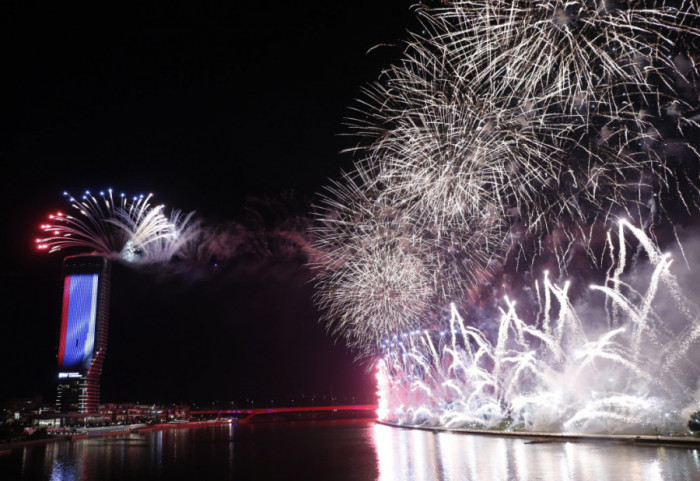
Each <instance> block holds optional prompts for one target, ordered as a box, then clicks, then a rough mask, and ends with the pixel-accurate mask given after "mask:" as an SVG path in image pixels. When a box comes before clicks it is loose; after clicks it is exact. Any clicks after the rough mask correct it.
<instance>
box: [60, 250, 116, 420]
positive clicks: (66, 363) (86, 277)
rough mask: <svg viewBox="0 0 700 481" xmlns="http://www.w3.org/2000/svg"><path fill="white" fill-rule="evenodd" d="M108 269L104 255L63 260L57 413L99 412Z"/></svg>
mask: <svg viewBox="0 0 700 481" xmlns="http://www.w3.org/2000/svg"><path fill="white" fill-rule="evenodd" d="M110 273H111V264H110V261H109V260H108V259H107V258H105V257H102V256H97V255H86V256H72V257H67V258H66V259H65V260H64V262H63V308H62V313H61V335H60V341H59V347H58V392H57V396H56V408H57V409H58V411H60V412H81V413H91V412H96V411H97V405H98V403H99V401H100V375H101V374H102V363H103V361H104V357H105V353H106V351H107V328H108V319H109V288H110Z"/></svg>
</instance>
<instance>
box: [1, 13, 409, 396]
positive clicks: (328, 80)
mask: <svg viewBox="0 0 700 481" xmlns="http://www.w3.org/2000/svg"><path fill="white" fill-rule="evenodd" d="M222 3H223V2H222ZM412 3H414V2H413V0H408V1H392V2H378V1H376V0H375V1H353V2H315V1H312V2H281V1H280V2H278V1H272V2H233V3H232V6H229V7H217V8H213V9H208V10H207V9H200V8H201V7H199V6H198V5H196V4H195V3H190V4H189V5H184V6H182V7H180V8H177V7H175V8H172V7H169V8H168V9H167V10H161V9H147V8H146V7H139V8H140V9H139V10H133V11H111V10H108V9H106V7H104V6H100V7H97V8H99V9H95V10H84V9H77V8H76V9H72V7H70V6H66V5H65V4H63V3H51V4H47V5H44V6H41V7H38V6H29V5H28V4H27V3H26V2H5V3H4V4H3V5H2V6H1V7H0V11H1V12H2V16H3V18H4V19H5V22H4V23H5V24H6V25H9V27H7V28H5V29H4V30H5V31H4V41H3V42H2V44H3V47H2V64H3V69H2V70H3V74H2V80H0V84H2V86H3V87H2V95H1V96H0V123H1V125H0V138H1V139H2V141H1V142H0V165H1V166H2V173H1V174H0V178H1V179H2V183H3V186H2V187H3V188H2V190H1V192H2V210H1V212H2V221H3V222H2V223H3V235H2V243H3V244H2V249H0V256H1V262H0V286H1V288H2V295H1V296H0V307H1V312H2V317H1V318H0V319H1V321H0V322H1V324H0V326H1V330H0V362H1V363H2V369H0V401H3V400H6V399H8V398H14V397H20V396H35V395H42V396H44V399H45V402H46V403H47V404H48V403H52V402H53V400H54V396H55V377H56V372H57V366H56V352H57V347H58V334H59V322H60V304H61V288H62V286H61V262H62V257H63V255H62V254H61V253H59V254H54V255H48V254H46V253H39V252H37V251H36V250H35V249H34V245H33V242H34V238H35V237H37V236H38V234H39V230H38V225H39V224H40V223H41V222H43V220H44V219H45V216H46V215H47V214H48V213H49V212H51V211H55V210H56V209H65V208H66V207H67V203H66V202H65V201H64V199H63V196H62V192H63V191H64V190H67V191H69V192H71V193H72V194H74V195H78V194H80V193H82V192H83V191H84V190H85V189H92V190H94V191H97V190H100V189H105V188H108V187H112V188H114V189H115V190H117V191H124V192H126V193H128V194H138V193H153V194H154V196H155V203H156V204H158V203H164V204H166V206H168V207H174V208H177V209H182V210H184V211H192V210H196V211H197V215H198V216H199V217H200V218H202V219H204V220H205V221H206V222H207V223H208V225H210V226H215V225H225V224H227V223H232V222H241V223H245V222H246V219H247V218H250V215H251V214H250V213H251V211H253V212H260V211H262V212H263V213H262V214H261V215H260V216H259V217H262V218H263V221H262V222H263V223H265V222H271V223H272V224H274V223H279V222H284V217H285V216H302V217H303V216H304V215H305V214H307V213H308V206H309V205H310V204H312V203H313V202H314V200H315V199H317V198H318V194H319V193H321V192H322V191H323V187H324V186H325V185H328V183H329V179H333V178H336V179H337V178H338V177H339V174H340V172H341V170H342V169H348V168H349V167H350V165H351V164H352V160H353V158H352V156H351V155H350V154H340V151H341V150H342V149H344V148H346V147H348V146H351V145H353V143H354V142H355V141H354V140H353V139H352V138H350V137H344V136H341V135H339V134H343V133H346V132H347V130H346V128H345V127H344V126H343V119H344V117H346V116H348V115H349V114H350V111H349V107H351V106H352V105H353V99H356V98H357V97H358V96H359V95H360V88H361V86H362V85H363V84H366V83H368V82H370V81H373V80H375V79H377V77H378V76H379V74H380V72H381V69H382V67H386V66H387V65H388V64H389V63H390V62H391V61H392V60H396V59H397V57H398V56H399V54H400V50H401V49H400V46H397V45H396V44H397V43H399V41H400V40H401V39H403V38H405V36H406V35H405V32H406V29H407V28H415V19H414V18H413V13H411V11H410V5H411V4H412ZM195 8H196V10H195ZM378 44H394V46H393V47H392V46H386V47H381V48H377V49H374V50H372V51H371V52H369V53H368V50H370V48H371V47H373V46H375V45H378ZM270 219H271V220H270ZM253 229H254V228H253ZM70 253H77V252H70ZM310 279H311V274H310V273H309V270H308V269H307V268H305V267H304V259H303V256H288V255H283V256H280V255H274V253H273V255H270V256H268V257H262V258H261V257H256V258H254V259H234V260H231V261H230V262H226V263H223V264H222V266H220V267H219V268H213V266H208V268H207V269H202V270H198V271H197V272H193V273H188V272H186V269H180V270H178V271H177V272H176V273H175V274H173V273H171V272H167V273H164V272H159V271H158V269H156V270H155V272H154V270H153V269H151V270H143V269H141V270H139V269H133V268H129V267H125V266H122V265H115V266H114V268H113V279H112V304H111V311H110V312H111V314H110V331H109V336H110V338H109V343H108V351H107V356H106V361H105V367H104V371H103V375H102V400H103V401H107V402H126V401H141V402H160V401H162V402H179V401H184V402H193V401H194V402H198V403H205V402H210V401H237V402H238V403H240V404H244V403H246V402H248V401H246V400H249V399H254V400H255V405H256V406H263V405H266V404H269V401H275V404H276V405H280V404H279V403H284V402H290V400H292V399H294V400H295V402H297V403H298V402H300V400H302V401H301V402H303V400H308V399H309V398H310V397H311V396H315V397H316V398H317V399H319V400H323V396H326V397H327V398H328V397H329V396H336V397H340V398H348V399H351V397H352V396H355V397H356V399H357V400H363V399H366V398H368V397H371V396H372V393H373V391H374V389H375V386H374V380H373V376H372V374H368V373H367V372H366V370H365V367H366V366H364V365H360V364H356V363H354V362H353V358H354V355H353V353H351V352H349V351H347V350H346V349H345V348H344V346H343V343H342V341H339V340H338V341H334V339H332V338H331V337H329V336H328V335H327V334H326V332H325V328H324V326H323V325H322V324H319V322H318V320H319V312H318V311H317V310H316V308H315V307H314V304H313V301H312V293H313V285H312V283H310ZM316 402H319V401H316Z"/></svg>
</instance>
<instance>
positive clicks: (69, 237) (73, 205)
mask: <svg viewBox="0 0 700 481" xmlns="http://www.w3.org/2000/svg"><path fill="white" fill-rule="evenodd" d="M63 195H64V197H66V198H67V200H68V202H69V203H70V207H69V211H68V212H67V213H64V212H57V213H55V214H51V215H49V219H48V222H47V223H45V224H42V225H41V226H40V229H41V230H42V231H43V232H44V235H45V237H42V238H38V239H36V246H37V248H38V249H40V250H47V251H48V252H56V251H60V250H63V249H68V248H80V249H89V250H92V251H95V252H97V253H99V254H101V255H105V256H108V257H112V258H115V259H119V260H122V261H124V262H127V263H158V262H167V261H169V260H170V259H171V258H172V257H173V256H174V255H175V254H176V253H177V252H178V251H179V250H180V249H181V248H182V247H183V245H184V244H186V243H187V242H188V241H189V240H190V239H191V238H192V237H193V236H194V234H195V233H196V231H197V226H198V223H197V221H196V220H194V219H193V214H194V213H189V214H187V215H183V214H181V213H180V212H179V211H173V212H172V214H171V216H170V217H167V216H166V215H165V214H164V213H163V210H164V206H163V205H158V206H155V207H154V206H152V205H151V204H150V201H151V198H152V194H149V195H147V196H144V195H138V196H134V197H131V198H129V197H128V196H127V195H126V194H123V193H122V194H120V195H119V196H118V197H115V195H114V194H113V192H112V189H108V190H107V191H100V192H99V194H98V195H94V194H92V193H91V192H90V191H85V193H84V194H83V195H82V196H80V197H79V198H76V197H73V196H71V195H70V194H69V193H68V192H64V194H63Z"/></svg>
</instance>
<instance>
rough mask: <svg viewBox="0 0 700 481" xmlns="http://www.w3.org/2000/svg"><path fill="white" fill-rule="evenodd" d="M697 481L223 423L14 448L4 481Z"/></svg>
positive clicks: (380, 436)
mask: <svg viewBox="0 0 700 481" xmlns="http://www.w3.org/2000/svg"><path fill="white" fill-rule="evenodd" d="M15 479H17V480H32V481H33V480H55V481H74V480H100V481H101V480H105V481H108V480H117V479H133V480H188V481H203V480H209V479H211V480H227V479H237V480H256V479H281V480H288V479H289V480H294V479H300V480H365V479H369V480H373V479H380V480H387V481H388V480H401V481H407V480H439V479H446V480H453V479H454V480H462V479H463V480H484V481H498V480H518V481H526V480H528V481H529V480H584V481H585V480H591V481H606V480H610V481H613V480H614V481H620V480H622V481H624V480H635V481H636V480H643V481H662V480H663V481H668V480H700V454H699V453H698V451H697V450H693V449H679V448H653V447H632V446H624V445H616V444H595V443H591V444H575V443H546V444H527V442H526V441H524V440H520V439H509V438H496V437H484V436H466V435H457V434H449V433H438V434H434V433H431V432H426V431H418V430H407V429H398V428H392V427H388V426H382V425H376V424H374V423H373V422H371V421H324V422H305V423H270V424H241V425H217V426H207V427H194V428H183V429H171V430H167V431H153V432H148V433H144V434H132V435H123V436H119V437H105V438H95V439H86V440H80V441H75V442H73V443H70V442H59V443H53V444H45V445H34V446H25V447H21V448H16V449H15V450H13V452H12V453H11V454H9V455H3V456H0V480H3V481H4V480H15Z"/></svg>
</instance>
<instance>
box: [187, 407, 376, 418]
mask: <svg viewBox="0 0 700 481" xmlns="http://www.w3.org/2000/svg"><path fill="white" fill-rule="evenodd" d="M314 411H333V412H336V411H372V413H375V412H376V411H377V405H376V404H345V405H342V406H295V407H284V408H248V409H202V410H196V411H191V412H190V414H191V415H193V416H197V415H211V414H216V415H217V416H219V417H221V416H231V415H241V414H244V415H247V416H246V417H245V418H244V419H245V420H249V419H251V418H252V417H253V416H256V415H258V414H275V413H296V412H314Z"/></svg>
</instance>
